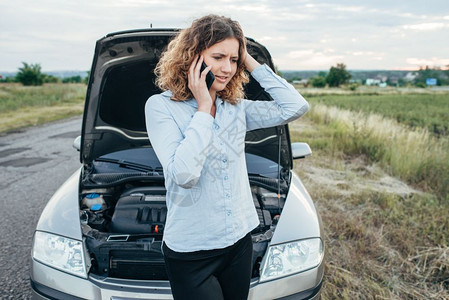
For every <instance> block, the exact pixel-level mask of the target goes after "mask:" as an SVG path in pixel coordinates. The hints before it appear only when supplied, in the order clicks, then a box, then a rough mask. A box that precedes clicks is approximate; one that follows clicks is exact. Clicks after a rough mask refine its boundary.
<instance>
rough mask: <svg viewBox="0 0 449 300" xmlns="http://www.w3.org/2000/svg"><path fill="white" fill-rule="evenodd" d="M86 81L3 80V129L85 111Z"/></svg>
mask: <svg viewBox="0 0 449 300" xmlns="http://www.w3.org/2000/svg"><path fill="white" fill-rule="evenodd" d="M85 95H86V85H85V84H45V85H43V86H22V85H21V84H16V83H1V84H0V132H5V131H10V130H13V129H17V128H22V127H26V126H32V125H37V124H42V123H45V122H49V121H54V120H58V119H63V118H67V117H70V116H74V115H79V114H82V112H83V103H84V97H85Z"/></svg>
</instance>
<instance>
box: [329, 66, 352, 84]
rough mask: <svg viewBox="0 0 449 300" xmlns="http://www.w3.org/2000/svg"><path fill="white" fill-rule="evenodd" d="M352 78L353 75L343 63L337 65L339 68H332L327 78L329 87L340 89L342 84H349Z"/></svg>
mask: <svg viewBox="0 0 449 300" xmlns="http://www.w3.org/2000/svg"><path fill="white" fill-rule="evenodd" d="M350 78H351V74H349V72H348V71H346V65H345V64H343V63H339V64H337V66H335V67H334V66H332V67H331V68H330V70H329V73H328V74H327V76H326V82H327V84H329V86H332V87H338V86H340V85H341V84H345V83H348V81H349V79H350Z"/></svg>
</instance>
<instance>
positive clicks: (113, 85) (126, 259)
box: [31, 29, 324, 300]
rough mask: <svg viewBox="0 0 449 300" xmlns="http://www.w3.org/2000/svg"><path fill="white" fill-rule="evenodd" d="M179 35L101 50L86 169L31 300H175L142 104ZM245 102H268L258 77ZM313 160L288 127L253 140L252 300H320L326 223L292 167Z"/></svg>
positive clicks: (120, 41)
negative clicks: (161, 60)
mask: <svg viewBox="0 0 449 300" xmlns="http://www.w3.org/2000/svg"><path fill="white" fill-rule="evenodd" d="M176 33H177V30H172V29H147V30H134V31H124V32H117V33H112V34H108V35H106V36H105V37H103V38H101V39H100V40H98V41H97V43H96V48H95V54H94V58H93V64H92V69H91V73H90V78H89V84H88V89H87V95H86V101H85V108H84V117H83V123H82V134H81V136H80V137H78V138H77V139H76V140H75V142H74V147H75V148H77V149H78V150H79V151H80V161H81V167H80V169H79V170H78V171H76V172H75V173H74V174H73V175H72V176H71V177H70V178H69V179H68V180H67V181H66V182H65V183H64V184H63V185H62V186H61V187H60V188H59V190H58V191H57V192H56V193H55V194H54V195H53V197H52V198H51V199H50V201H49V202H48V204H47V205H46V207H45V209H44V211H43V212H42V215H41V217H40V220H39V223H38V225H37V228H36V232H35V234H34V238H33V249H32V253H31V286H32V289H33V298H34V299H108V300H109V299H116V300H118V299H172V295H171V292H170V284H169V281H168V280H167V274H166V271H165V266H164V260H163V257H162V253H161V241H162V235H163V232H164V225H165V218H166V215H167V207H166V203H165V187H164V176H163V170H162V167H161V164H160V163H159V161H158V159H157V157H156V155H155V153H154V151H153V149H152V148H151V145H150V143H149V140H148V136H147V133H146V128H145V117H144V105H145V102H146V100H147V99H148V98H149V97H150V96H151V95H152V94H154V93H160V92H161V91H160V90H159V89H158V88H157V87H156V86H155V85H154V79H155V75H154V73H153V70H154V67H155V65H156V63H157V61H158V59H159V57H160V55H161V53H162V52H163V50H164V48H165V47H166V46H167V44H168V42H169V40H170V39H171V38H172V37H173V36H174V35H176ZM248 51H249V52H250V54H251V55H252V56H253V57H255V58H256V59H257V60H258V61H259V62H260V63H266V64H267V65H268V66H269V67H271V68H272V69H274V65H273V62H272V61H271V56H270V54H269V52H268V51H267V50H266V49H265V48H264V47H263V46H262V45H260V44H259V43H257V42H255V41H254V40H252V39H249V38H248ZM246 95H247V98H249V99H262V100H263V99H265V100H267V101H270V100H271V99H270V96H269V95H268V94H267V93H265V91H264V90H263V89H262V88H261V87H260V85H259V84H258V83H257V82H256V81H255V80H253V79H251V81H250V83H249V84H248V85H247V86H246ZM310 154H311V150H310V148H309V146H308V145H307V144H305V143H291V142H290V136H289V130H288V126H287V125H283V126H278V127H272V128H264V129H258V130H254V131H249V132H247V134H246V138H245V155H246V163H247V169H248V177H249V182H250V185H251V190H252V196H253V200H254V205H255V207H256V209H257V212H258V215H259V219H260V224H259V226H258V227H257V228H256V229H255V230H253V232H252V240H253V245H254V250H253V269H252V280H251V287H250V293H249V299H257V300H259V299H317V298H319V297H320V290H321V285H322V281H323V274H324V262H323V258H324V243H323V232H322V226H321V221H320V217H319V215H318V213H317V211H316V209H315V206H314V204H313V201H312V199H311V197H310V196H309V194H308V192H307V190H306V188H305V187H304V185H303V184H302V182H301V180H300V179H299V177H298V175H296V174H295V172H293V170H292V168H293V159H300V158H304V157H306V156H308V155H310ZM242 180H246V178H242ZM204 230H207V228H204ZM192 297H193V299H194V295H192Z"/></svg>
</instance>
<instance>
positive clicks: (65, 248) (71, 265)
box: [33, 231, 87, 278]
mask: <svg viewBox="0 0 449 300" xmlns="http://www.w3.org/2000/svg"><path fill="white" fill-rule="evenodd" d="M33 258H34V259H35V260H37V261H39V262H41V263H43V264H46V265H48V266H51V267H53V268H56V269H58V270H61V271H64V272H67V273H70V274H73V275H77V276H81V277H83V278H87V272H86V266H85V263H84V251H83V244H82V243H81V242H80V241H77V240H73V239H69V238H66V237H63V236H59V235H54V234H51V233H47V232H42V231H36V233H35V235H34V245H33Z"/></svg>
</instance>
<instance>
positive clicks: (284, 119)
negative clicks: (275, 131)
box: [243, 64, 309, 130]
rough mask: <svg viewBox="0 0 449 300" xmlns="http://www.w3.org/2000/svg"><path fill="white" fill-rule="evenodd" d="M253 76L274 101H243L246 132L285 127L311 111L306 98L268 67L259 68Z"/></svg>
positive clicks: (253, 72) (254, 71)
mask: <svg viewBox="0 0 449 300" xmlns="http://www.w3.org/2000/svg"><path fill="white" fill-rule="evenodd" d="M251 75H252V76H253V78H254V79H256V80H257V82H259V84H260V86H261V87H262V88H264V90H265V91H266V92H267V93H268V94H269V95H270V96H271V97H272V98H273V100H274V101H262V100H256V101H252V100H243V104H244V105H245V116H246V130H253V129H258V128H265V127H272V126H277V125H283V124H286V123H288V122H291V121H293V120H296V119H297V118H299V117H301V116H302V115H303V114H305V113H306V112H307V110H308V109H309V104H308V102H307V101H306V100H305V99H304V97H303V96H301V94H299V92H298V91H297V90H296V89H295V88H294V87H293V86H292V85H291V84H289V83H288V82H287V81H286V80H285V79H283V78H281V77H279V76H278V75H276V74H275V73H274V72H273V71H272V70H271V69H270V68H269V67H268V66H267V65H265V64H264V65H261V66H259V67H257V68H256V69H254V70H253V71H252V73H251Z"/></svg>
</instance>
